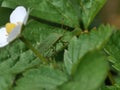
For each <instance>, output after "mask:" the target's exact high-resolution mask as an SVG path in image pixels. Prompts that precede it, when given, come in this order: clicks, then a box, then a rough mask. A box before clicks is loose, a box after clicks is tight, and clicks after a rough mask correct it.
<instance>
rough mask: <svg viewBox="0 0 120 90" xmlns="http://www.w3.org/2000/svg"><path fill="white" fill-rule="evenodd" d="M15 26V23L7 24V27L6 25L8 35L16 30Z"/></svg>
mask: <svg viewBox="0 0 120 90" xmlns="http://www.w3.org/2000/svg"><path fill="white" fill-rule="evenodd" d="M15 26H16V25H15V24H14V23H7V24H6V25H5V28H6V31H7V33H8V34H9V33H10V32H11V31H12V30H13V29H14V28H15Z"/></svg>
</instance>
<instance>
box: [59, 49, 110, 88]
mask: <svg viewBox="0 0 120 90" xmlns="http://www.w3.org/2000/svg"><path fill="white" fill-rule="evenodd" d="M105 60H106V58H105V55H104V54H103V53H101V52H99V51H94V52H89V53H87V54H86V55H84V57H83V58H82V59H81V62H80V63H79V64H78V67H77V70H76V72H75V73H74V75H73V76H72V77H71V79H70V80H69V81H68V82H67V83H64V84H63V85H62V86H61V87H60V90H97V89H98V88H99V87H100V85H101V84H102V82H103V81H104V79H105V77H106V75H107V71H108V63H107V61H105Z"/></svg>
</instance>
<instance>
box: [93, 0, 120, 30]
mask: <svg viewBox="0 0 120 90" xmlns="http://www.w3.org/2000/svg"><path fill="white" fill-rule="evenodd" d="M94 22H96V24H97V23H104V24H106V23H109V24H111V25H114V26H115V27H116V28H117V29H120V0H107V2H106V4H105V5H104V7H103V8H102V9H101V11H100V12H99V14H98V15H97V17H96V19H95V21H94Z"/></svg>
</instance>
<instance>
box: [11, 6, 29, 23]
mask: <svg viewBox="0 0 120 90" xmlns="http://www.w3.org/2000/svg"><path fill="white" fill-rule="evenodd" d="M26 15H27V11H26V9H25V8H24V7H23V6H18V7H17V8H16V9H15V10H14V11H13V12H12V13H11V15H10V22H11V23H15V24H17V23H18V22H20V23H24V20H25V18H26Z"/></svg>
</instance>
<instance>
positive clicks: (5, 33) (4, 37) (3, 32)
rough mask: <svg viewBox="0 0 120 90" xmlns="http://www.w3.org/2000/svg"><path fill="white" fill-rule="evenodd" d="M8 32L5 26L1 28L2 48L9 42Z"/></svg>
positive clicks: (0, 39) (0, 44)
mask: <svg viewBox="0 0 120 90" xmlns="http://www.w3.org/2000/svg"><path fill="white" fill-rule="evenodd" d="M7 38H8V36H7V32H6V29H5V27H3V28H1V29H0V48H1V47H4V46H6V45H7V44H8V43H9V42H8V41H7Z"/></svg>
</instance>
